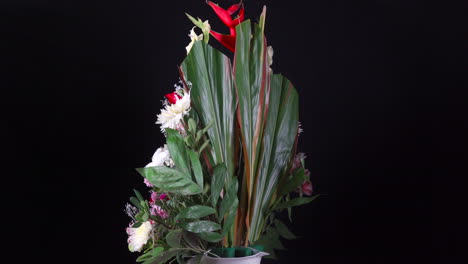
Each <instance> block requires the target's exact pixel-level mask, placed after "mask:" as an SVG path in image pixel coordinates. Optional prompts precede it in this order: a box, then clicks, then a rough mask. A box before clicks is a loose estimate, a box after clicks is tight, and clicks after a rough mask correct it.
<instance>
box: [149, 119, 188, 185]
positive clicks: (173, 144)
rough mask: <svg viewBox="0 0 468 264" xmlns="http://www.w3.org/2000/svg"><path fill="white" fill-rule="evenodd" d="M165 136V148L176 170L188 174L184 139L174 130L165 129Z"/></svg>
mask: <svg viewBox="0 0 468 264" xmlns="http://www.w3.org/2000/svg"><path fill="white" fill-rule="evenodd" d="M166 134H167V147H168V149H169V153H170V154H171V158H172V160H173V161H174V163H175V165H176V166H177V169H178V170H179V171H180V172H183V173H185V174H190V162H189V157H188V153H187V147H186V145H185V141H184V138H183V137H182V136H181V135H180V134H179V132H177V131H176V130H174V129H169V128H168V129H166ZM148 180H149V179H148Z"/></svg>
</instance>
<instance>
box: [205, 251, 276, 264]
mask: <svg viewBox="0 0 468 264" xmlns="http://www.w3.org/2000/svg"><path fill="white" fill-rule="evenodd" d="M266 255H269V254H268V253H265V252H258V253H257V254H255V255H252V256H248V257H240V258H216V257H210V256H208V255H206V254H205V255H204V256H203V258H202V261H201V263H202V264H260V262H261V261H262V257H263V256H266Z"/></svg>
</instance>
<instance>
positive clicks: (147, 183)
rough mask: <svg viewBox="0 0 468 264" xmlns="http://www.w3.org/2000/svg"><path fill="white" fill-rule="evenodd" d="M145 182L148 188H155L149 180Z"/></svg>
mask: <svg viewBox="0 0 468 264" xmlns="http://www.w3.org/2000/svg"><path fill="white" fill-rule="evenodd" d="M143 182H144V183H145V185H146V186H148V187H150V188H153V184H151V182H149V181H148V179H146V178H145V180H144V181H143Z"/></svg>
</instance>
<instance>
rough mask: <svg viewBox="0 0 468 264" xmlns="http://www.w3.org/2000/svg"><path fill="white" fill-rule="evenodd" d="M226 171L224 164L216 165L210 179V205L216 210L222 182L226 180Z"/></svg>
mask: <svg viewBox="0 0 468 264" xmlns="http://www.w3.org/2000/svg"><path fill="white" fill-rule="evenodd" d="M226 173H227V170H226V166H225V165H224V163H221V164H218V165H217V166H216V167H215V168H214V171H213V177H212V178H211V205H212V206H213V207H215V208H216V203H217V202H218V199H219V196H220V194H221V190H222V189H223V185H224V181H225V179H226V178H227V175H226Z"/></svg>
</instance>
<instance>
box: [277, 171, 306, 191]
mask: <svg viewBox="0 0 468 264" xmlns="http://www.w3.org/2000/svg"><path fill="white" fill-rule="evenodd" d="M305 180H306V177H305V170H304V168H303V167H300V168H297V169H295V170H294V171H293V173H292V175H291V178H290V179H289V180H288V181H286V183H285V184H283V185H282V186H278V197H282V196H283V195H286V194H288V193H290V192H292V191H294V190H295V189H296V188H297V187H299V186H301V184H302V183H303V182H304V181H305Z"/></svg>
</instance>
